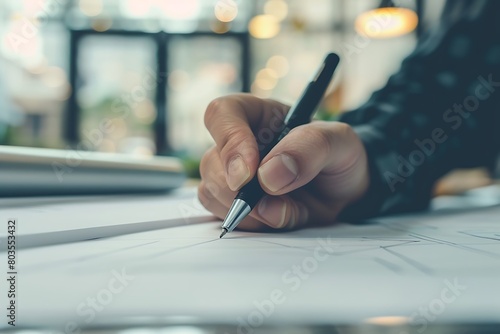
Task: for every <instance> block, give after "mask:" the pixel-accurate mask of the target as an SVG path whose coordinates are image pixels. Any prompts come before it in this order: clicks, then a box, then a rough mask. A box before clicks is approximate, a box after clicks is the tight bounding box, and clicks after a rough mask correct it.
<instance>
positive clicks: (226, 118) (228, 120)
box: [205, 94, 286, 190]
mask: <svg viewBox="0 0 500 334" xmlns="http://www.w3.org/2000/svg"><path fill="white" fill-rule="evenodd" d="M269 109H276V111H275V114H277V115H278V116H279V117H278V118H280V120H282V118H284V114H285V113H286V108H285V107H284V106H283V105H281V104H279V103H277V102H271V101H264V100H261V99H258V98H256V97H253V96H251V95H245V94H239V95H232V96H229V97H224V98H219V99H216V100H214V101H212V102H211V103H210V105H209V106H208V108H207V110H206V113H205V125H206V127H207V129H208V131H209V132H210V134H211V135H212V137H213V138H214V140H215V143H216V146H217V150H218V152H219V154H220V157H221V160H222V171H224V172H225V178H226V182H227V184H228V186H229V188H230V189H231V190H238V189H239V188H241V186H242V185H244V184H246V183H247V182H248V181H249V180H250V179H251V178H252V177H253V176H254V175H255V172H256V170H257V167H258V165H259V162H260V157H259V146H258V144H257V140H256V135H255V133H254V131H255V132H257V133H260V132H261V130H262V124H263V123H266V122H267V121H268V120H270V116H272V112H269V111H270V110H269ZM275 123H276V124H278V123H279V122H276V121H275V122H274V123H272V124H270V125H269V126H279V124H281V123H279V124H278V125H275ZM257 138H258V136H257Z"/></svg>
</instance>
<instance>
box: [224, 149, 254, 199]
mask: <svg viewBox="0 0 500 334" xmlns="http://www.w3.org/2000/svg"><path fill="white" fill-rule="evenodd" d="M227 175H228V178H227V184H228V186H229V188H230V189H231V190H233V191H236V190H238V189H239V188H240V187H241V185H242V184H243V183H244V182H245V181H246V180H247V179H248V178H249V177H250V170H249V169H248V167H247V165H246V164H245V162H244V161H243V158H242V157H241V156H239V155H238V156H237V157H236V158H234V159H233V160H231V162H230V163H229V166H228V168H227Z"/></svg>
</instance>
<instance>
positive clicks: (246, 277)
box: [2, 203, 500, 333]
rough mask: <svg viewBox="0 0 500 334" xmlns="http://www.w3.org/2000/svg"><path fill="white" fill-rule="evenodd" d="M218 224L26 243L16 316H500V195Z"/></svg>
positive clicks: (253, 323) (39, 319)
mask: <svg viewBox="0 0 500 334" xmlns="http://www.w3.org/2000/svg"><path fill="white" fill-rule="evenodd" d="M143 204H146V203H143ZM90 217H92V215H90ZM20 226H22V222H21V225H20ZM219 233H220V222H215V221H214V222H209V223H199V224H190V225H183V226H177V227H169V228H165V229H160V230H155V231H146V232H141V233H133V234H127V235H122V236H117V237H113V238H106V239H98V240H90V241H84V242H78V243H72V244H64V245H55V246H49V247H39V248H30V249H25V250H21V251H19V252H18V257H19V281H18V291H19V299H18V305H19V319H18V320H19V324H20V325H40V324H48V325H52V326H56V327H57V328H60V329H61V330H64V328H65V326H68V324H69V325H70V326H74V324H76V326H77V327H86V326H95V325H98V324H105V323H109V322H121V321H127V322H130V321H137V322H142V323H146V324H148V323H151V322H154V321H159V320H161V321H172V322H179V321H180V322H188V323H200V322H201V323H229V324H235V325H237V326H240V328H241V329H242V332H243V333H247V332H251V330H252V329H255V328H257V327H259V326H261V325H263V324H280V323H287V324H293V323H300V324H304V323H305V324H315V323H321V324H324V323H350V322H360V321H364V320H366V319H368V318H372V317H380V316H400V317H405V318H406V319H407V320H408V321H409V322H410V323H413V324H417V325H419V326H422V327H421V328H423V326H424V325H425V324H430V323H433V322H448V321H451V322H491V321H498V320H499V314H500V313H499V312H500V311H499V310H500V206H493V207H488V208H482V209H480V210H474V209H473V210H470V211H456V212H453V211H446V212H441V213H440V212H438V213H427V214H416V215H405V216H399V217H389V218H381V219H375V220H373V221H371V222H370V223H367V224H363V225H349V224H338V225H336V226H331V227H326V228H312V229H305V230H300V231H295V232H290V233H274V234H269V233H268V234H262V233H245V232H234V233H231V234H229V235H227V236H226V237H225V238H224V239H222V240H219V239H218V236H219ZM2 303H3V301H2ZM2 308H3V305H2Z"/></svg>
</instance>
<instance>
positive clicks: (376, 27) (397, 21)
mask: <svg viewBox="0 0 500 334" xmlns="http://www.w3.org/2000/svg"><path fill="white" fill-rule="evenodd" d="M417 24H418V16H417V14H416V13H415V12H414V11H412V10H410V9H406V8H396V7H391V8H377V9H374V10H371V11H368V12H365V13H362V14H361V15H359V16H358V17H357V19H356V22H355V28H356V32H357V33H358V34H360V35H364V36H367V37H370V38H391V37H397V36H401V35H404V34H407V33H409V32H412V31H413V30H415V28H416V27H417Z"/></svg>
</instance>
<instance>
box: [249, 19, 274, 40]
mask: <svg viewBox="0 0 500 334" xmlns="http://www.w3.org/2000/svg"><path fill="white" fill-rule="evenodd" d="M248 30H249V32H250V35H252V36H253V37H255V38H259V39H267V38H273V37H275V36H276V35H277V34H278V33H279V32H280V24H279V21H278V20H277V19H276V17H274V16H273V15H257V16H255V17H254V18H252V20H250V23H249V24H248Z"/></svg>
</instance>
